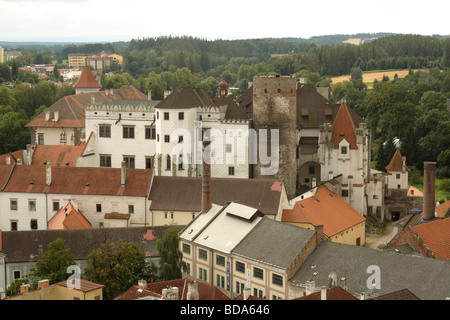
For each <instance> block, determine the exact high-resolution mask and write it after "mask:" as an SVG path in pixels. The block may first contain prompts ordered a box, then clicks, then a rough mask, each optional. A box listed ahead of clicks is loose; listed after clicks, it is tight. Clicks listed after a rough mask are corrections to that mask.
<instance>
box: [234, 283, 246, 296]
mask: <svg viewBox="0 0 450 320" xmlns="http://www.w3.org/2000/svg"><path fill="white" fill-rule="evenodd" d="M244 288H245V284H243V283H242V282H239V281H236V293H237V294H241V293H243V292H244Z"/></svg>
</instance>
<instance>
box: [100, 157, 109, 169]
mask: <svg viewBox="0 0 450 320" xmlns="http://www.w3.org/2000/svg"><path fill="white" fill-rule="evenodd" d="M100 167H102V168H111V156H110V155H100Z"/></svg>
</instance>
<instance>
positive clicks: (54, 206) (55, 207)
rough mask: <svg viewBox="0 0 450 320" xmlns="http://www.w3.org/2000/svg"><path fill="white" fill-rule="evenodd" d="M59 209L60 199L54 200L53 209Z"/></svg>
mask: <svg viewBox="0 0 450 320" xmlns="http://www.w3.org/2000/svg"><path fill="white" fill-rule="evenodd" d="M58 210H59V201H53V211H58Z"/></svg>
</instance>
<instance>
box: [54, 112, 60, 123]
mask: <svg viewBox="0 0 450 320" xmlns="http://www.w3.org/2000/svg"><path fill="white" fill-rule="evenodd" d="M58 120H59V111H55V112H54V113H53V121H55V122H58Z"/></svg>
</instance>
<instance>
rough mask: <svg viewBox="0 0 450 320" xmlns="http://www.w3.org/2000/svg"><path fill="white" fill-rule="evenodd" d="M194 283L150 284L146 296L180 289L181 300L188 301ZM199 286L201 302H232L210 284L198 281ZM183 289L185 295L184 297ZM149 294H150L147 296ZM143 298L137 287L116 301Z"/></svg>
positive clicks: (167, 282) (185, 280)
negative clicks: (190, 288) (189, 287)
mask: <svg viewBox="0 0 450 320" xmlns="http://www.w3.org/2000/svg"><path fill="white" fill-rule="evenodd" d="M191 282H193V280H191V279H187V278H186V279H176V280H168V281H160V282H150V283H147V289H146V290H147V292H146V293H145V294H146V295H150V294H152V295H153V296H156V297H157V296H158V295H162V290H163V289H165V288H169V287H172V288H173V287H176V288H178V292H179V295H178V296H179V298H180V300H186V296H187V291H188V290H187V286H188V283H191ZM197 284H198V294H199V300H231V299H230V298H229V297H228V296H226V295H225V294H224V293H222V291H220V290H219V289H218V288H216V287H215V286H213V285H210V284H208V283H204V282H200V281H197ZM183 288H185V290H184V295H183ZM147 293H148V294H147ZM140 296H141V292H139V291H138V288H137V286H133V287H132V288H130V289H129V290H127V291H126V292H124V293H123V294H121V295H119V296H118V297H116V298H115V299H114V300H135V299H136V298H138V297H140Z"/></svg>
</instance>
